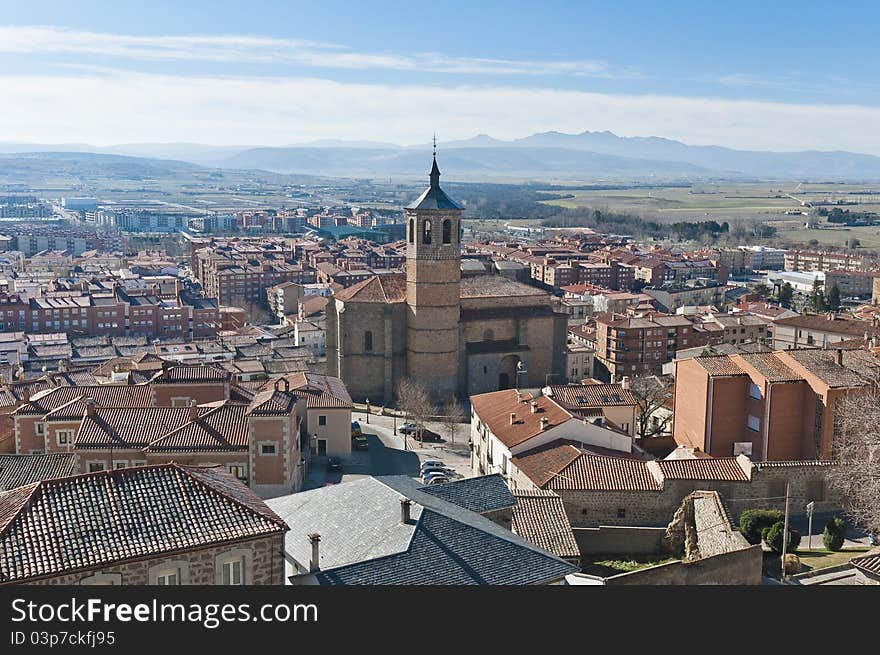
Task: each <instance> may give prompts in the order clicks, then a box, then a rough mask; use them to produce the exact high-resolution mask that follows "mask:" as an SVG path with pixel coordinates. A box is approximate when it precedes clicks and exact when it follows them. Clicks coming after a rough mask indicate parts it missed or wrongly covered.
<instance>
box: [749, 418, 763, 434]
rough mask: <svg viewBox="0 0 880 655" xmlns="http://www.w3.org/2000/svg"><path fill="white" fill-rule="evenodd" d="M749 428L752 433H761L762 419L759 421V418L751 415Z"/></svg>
mask: <svg viewBox="0 0 880 655" xmlns="http://www.w3.org/2000/svg"><path fill="white" fill-rule="evenodd" d="M748 427H749V430H752V431H754V432H760V430H761V419H759V418H758V417H757V416H751V415H749V423H748Z"/></svg>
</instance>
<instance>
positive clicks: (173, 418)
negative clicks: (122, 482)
mask: <svg viewBox="0 0 880 655" xmlns="http://www.w3.org/2000/svg"><path fill="white" fill-rule="evenodd" d="M191 409H193V408H190V407H98V408H96V409H95V413H94V415H93V416H89V415H86V416H84V417H83V420H82V423H80V426H79V430H78V431H77V433H76V438H75V440H74V445H75V447H76V449H77V450H79V449H82V448H146V447H147V446H148V445H149V444H150V442H152V441H153V440H154V439H156V438H157V437H159V436H161V435H164V434H167V433H169V432H172V431H173V430H176V429H177V428H180V427H182V426H183V425H185V424H187V423H189V422H190V420H191V415H190V410H191ZM195 409H196V411H198V412H199V413H201V414H203V413H205V412H207V411H209V410H208V409H206V408H204V407H198V408H195Z"/></svg>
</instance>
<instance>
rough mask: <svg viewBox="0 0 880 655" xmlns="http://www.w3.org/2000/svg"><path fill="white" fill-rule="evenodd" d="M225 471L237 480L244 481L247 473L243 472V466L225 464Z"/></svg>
mask: <svg viewBox="0 0 880 655" xmlns="http://www.w3.org/2000/svg"><path fill="white" fill-rule="evenodd" d="M226 470H227V471H229V472H230V473H231V474H232V475H234V476H235V477H236V478H238V479H239V480H246V479H247V473H246V471H245V466H244V464H227V465H226Z"/></svg>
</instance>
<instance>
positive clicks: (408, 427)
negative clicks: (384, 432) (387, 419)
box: [399, 423, 418, 434]
mask: <svg viewBox="0 0 880 655" xmlns="http://www.w3.org/2000/svg"><path fill="white" fill-rule="evenodd" d="M417 429H418V426H416V424H415V423H404V424H403V425H401V426H400V428H399V432H400V434H412V433H414V432H415V431H416V430H417Z"/></svg>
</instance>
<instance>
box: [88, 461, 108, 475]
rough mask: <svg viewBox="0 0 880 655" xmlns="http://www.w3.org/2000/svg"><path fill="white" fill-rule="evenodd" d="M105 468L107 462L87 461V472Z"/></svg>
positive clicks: (95, 471)
mask: <svg viewBox="0 0 880 655" xmlns="http://www.w3.org/2000/svg"><path fill="white" fill-rule="evenodd" d="M106 469H107V464H106V463H105V462H89V463H88V471H89V473H97V472H98V471H104V470H106Z"/></svg>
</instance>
